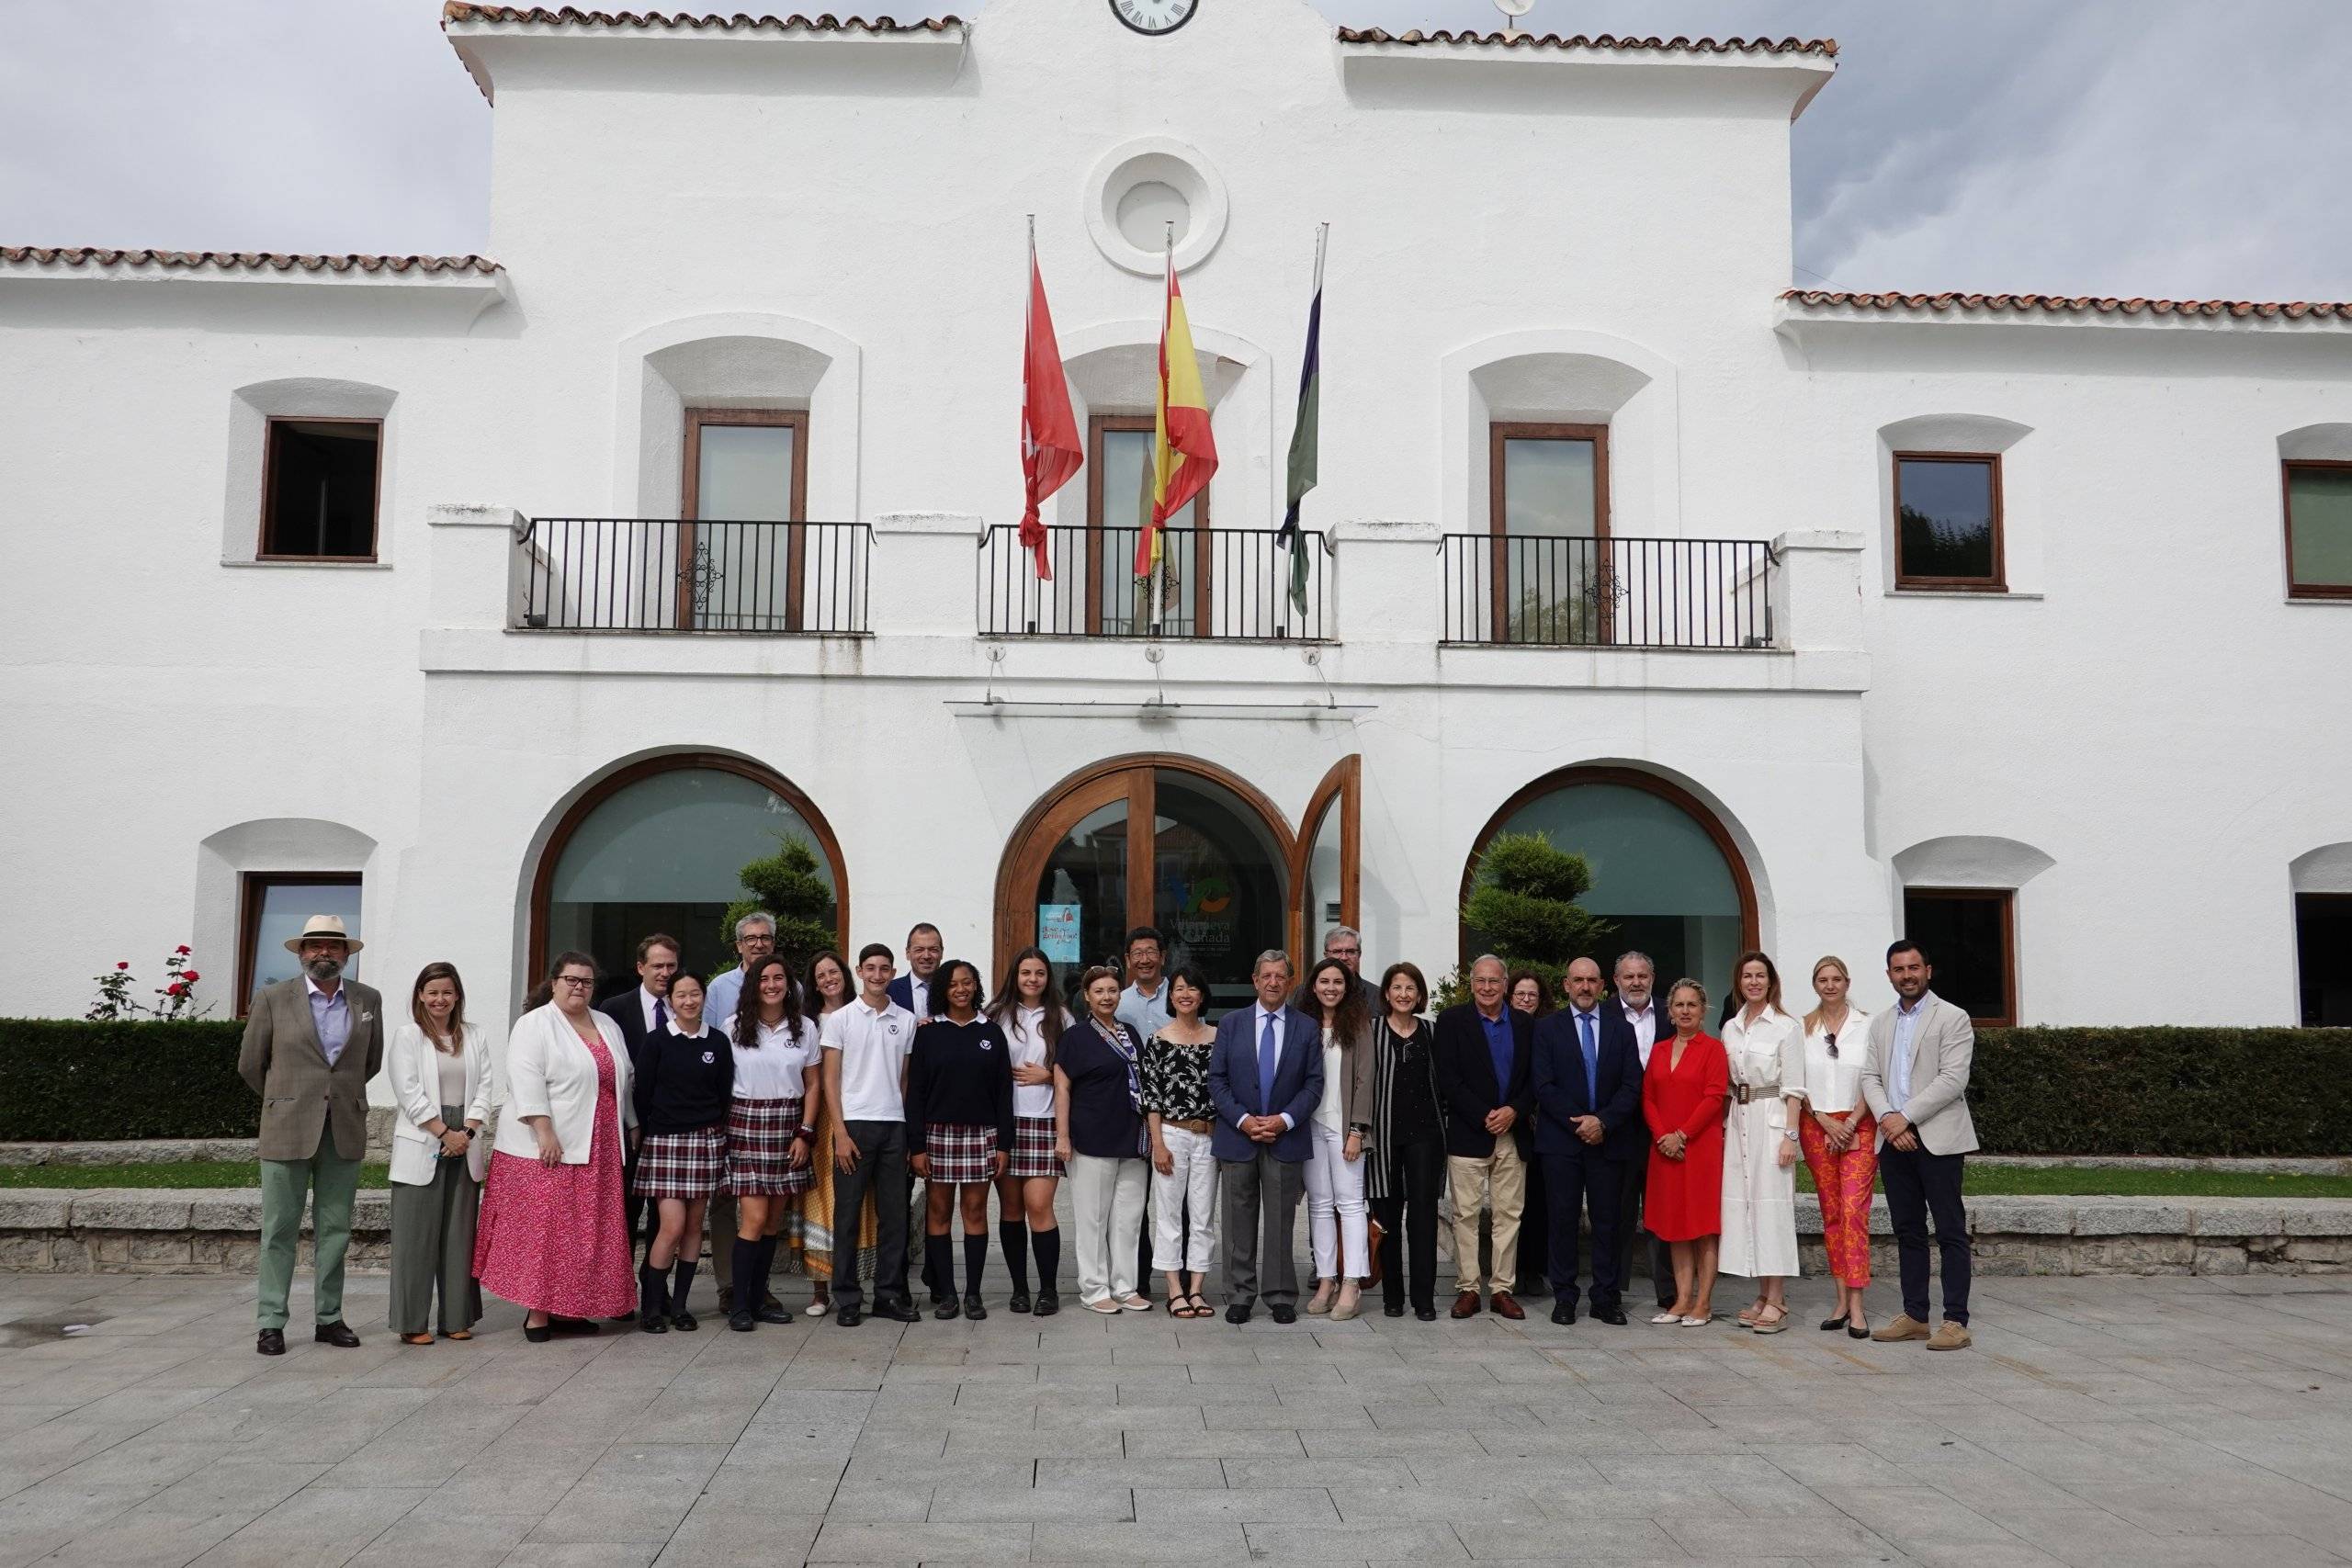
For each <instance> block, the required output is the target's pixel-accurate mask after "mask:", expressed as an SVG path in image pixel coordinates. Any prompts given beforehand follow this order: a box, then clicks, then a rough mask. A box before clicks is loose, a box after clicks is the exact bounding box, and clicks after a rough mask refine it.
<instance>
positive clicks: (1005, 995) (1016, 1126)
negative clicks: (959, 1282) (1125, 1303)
mask: <svg viewBox="0 0 2352 1568" xmlns="http://www.w3.org/2000/svg"><path fill="white" fill-rule="evenodd" d="M988 1015H989V1018H990V1019H991V1020H993V1021H995V1023H996V1026H997V1029H998V1030H999V1032H1001V1033H1002V1034H1003V1036H1004V1039H1005V1043H1006V1044H1007V1045H1008V1046H1009V1047H1010V1051H1011V1055H1012V1125H1013V1132H1012V1159H1011V1160H1010V1161H1008V1162H1007V1163H1006V1166H1005V1171H1004V1174H1003V1175H1002V1176H1001V1177H999V1178H997V1184H996V1206H997V1227H996V1234H997V1242H998V1245H999V1247H1001V1249H1002V1250H1003V1253H1004V1266H1005V1268H1006V1269H1008V1270H1009V1271H1010V1272H1011V1273H1012V1300H1011V1301H1009V1302H1007V1303H1005V1305H1007V1306H1008V1307H1010V1308H1012V1310H1013V1311H1014V1312H1027V1311H1029V1310H1030V1298H1029V1254H1030V1252H1031V1250H1032V1249H1033V1248H1034V1249H1035V1252H1036V1254H1037V1297H1036V1311H1037V1315H1038V1316H1040V1317H1046V1316H1050V1315H1051V1314H1054V1313H1056V1312H1057V1311H1059V1310H1060V1308H1061V1297H1060V1295H1059V1294H1058V1293H1057V1292H1056V1291H1055V1288H1054V1281H1055V1280H1056V1278H1057V1276H1058V1275H1059V1273H1060V1271H1061V1266H1062V1233H1061V1231H1060V1230H1059V1229H1058V1228H1057V1226H1058V1224H1059V1222H1058V1221H1057V1220H1056V1219H1055V1217H1054V1191H1055V1190H1056V1189H1057V1187H1059V1186H1060V1185H1061V1175H1062V1164H1061V1161H1060V1160H1058V1159H1057V1158H1055V1157H1054V1048H1055V1045H1056V1044H1057V1043H1058V1042H1059V1041H1060V1039H1061V1035H1062V1031H1063V1030H1065V1029H1067V1028H1069V1025H1070V1021H1071V1020H1070V1016H1069V1011H1068V1010H1066V1009H1064V1008H1063V1006H1062V998H1061V993H1060V992H1059V991H1058V990H1057V989H1056V988H1055V986H1054V966H1053V964H1051V963H1050V962H1049V961H1048V960H1047V959H1046V953H1045V950H1044V949H1043V948H1037V947H1024V948H1023V949H1022V950H1021V951H1020V952H1019V953H1014V954H1013V955H1012V970H1011V972H1010V973H1009V974H1008V975H1007V976H1006V978H1005V983H1004V984H1003V985H1002V986H1001V987H998V988H997V996H996V1000H995V1001H993V1002H991V1003H989V1010H988Z"/></svg>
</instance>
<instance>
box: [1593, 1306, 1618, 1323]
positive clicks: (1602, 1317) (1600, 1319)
mask: <svg viewBox="0 0 2352 1568" xmlns="http://www.w3.org/2000/svg"><path fill="white" fill-rule="evenodd" d="M1592 1320H1593V1321H1594V1322H1595V1323H1606V1324H1611V1325H1615V1326H1616V1327H1619V1328H1623V1327H1624V1326H1625V1309H1624V1308H1623V1307H1595V1308H1594V1309H1593V1313H1592Z"/></svg>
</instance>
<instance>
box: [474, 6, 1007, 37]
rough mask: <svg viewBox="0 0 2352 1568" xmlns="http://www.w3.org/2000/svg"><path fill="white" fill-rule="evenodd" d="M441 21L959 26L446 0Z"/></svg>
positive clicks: (721, 27) (898, 29) (878, 28)
mask: <svg viewBox="0 0 2352 1568" xmlns="http://www.w3.org/2000/svg"><path fill="white" fill-rule="evenodd" d="M441 20H442V23H443V25H445V26H446V25H447V24H448V23H450V22H487V23H490V24H492V25H493V26H498V27H546V28H639V29H643V28H662V29H664V30H671V29H675V28H688V29H691V30H695V31H700V30H702V29H704V28H715V29H717V30H718V31H719V32H735V31H738V30H741V31H744V32H756V31H759V30H761V29H763V28H764V29H773V30H780V31H787V32H788V31H790V30H792V29H794V28H806V29H807V30H808V31H809V32H817V33H877V34H878V33H944V32H946V31H947V30H949V29H950V28H960V27H962V26H963V25H964V23H963V19H962V18H961V17H938V18H936V19H922V18H918V19H917V20H914V21H911V22H901V21H899V20H897V19H896V18H894V17H835V16H831V15H826V16H817V17H806V16H797V15H796V16H783V17H777V16H753V15H751V14H750V13H748V12H743V11H737V12H735V13H733V14H732V15H728V16H721V15H719V14H718V13H716V12H705V13H695V12H688V11H583V10H582V9H581V8H580V7H578V6H478V5H474V4H472V3H471V0H448V3H447V5H445V6H442V7H441Z"/></svg>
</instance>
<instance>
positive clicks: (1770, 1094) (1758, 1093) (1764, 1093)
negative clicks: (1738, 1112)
mask: <svg viewBox="0 0 2352 1568" xmlns="http://www.w3.org/2000/svg"><path fill="white" fill-rule="evenodd" d="M1731 1097H1732V1099H1733V1100H1734V1101H1736V1103H1738V1104H1741V1105H1746V1104H1747V1102H1748V1101H1750V1100H1778V1099H1779V1098H1780V1097H1781V1086H1780V1085H1779V1084H1776V1083H1759V1084H1744V1083H1736V1084H1734V1085H1732V1086H1731Z"/></svg>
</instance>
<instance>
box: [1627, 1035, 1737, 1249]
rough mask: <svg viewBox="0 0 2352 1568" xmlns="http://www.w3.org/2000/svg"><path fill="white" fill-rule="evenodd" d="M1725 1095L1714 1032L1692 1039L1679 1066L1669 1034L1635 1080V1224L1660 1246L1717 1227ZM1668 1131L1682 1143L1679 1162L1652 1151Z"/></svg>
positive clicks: (1725, 1065) (1724, 1071)
mask: <svg viewBox="0 0 2352 1568" xmlns="http://www.w3.org/2000/svg"><path fill="white" fill-rule="evenodd" d="M1730 1092H1731V1061H1730V1058H1728V1057H1727V1056H1725V1055H1724V1043H1723V1042H1722V1041H1720V1040H1717V1039H1715V1038H1714V1037H1713V1035H1708V1034H1700V1035H1696V1036H1693V1037H1692V1039H1691V1043H1689V1044H1687V1045H1685V1046H1684V1047H1683V1048H1682V1065H1681V1066H1679V1067H1678V1066H1674V1037H1673V1036H1672V1035H1668V1036H1667V1037H1666V1038H1664V1039H1662V1040H1660V1041H1659V1042H1658V1043H1657V1045H1655V1046H1654V1047H1652V1048H1651V1051H1650V1065H1649V1070H1648V1071H1646V1072H1645V1073H1644V1074H1643V1075H1642V1120H1643V1121H1645V1122H1648V1123H1649V1129H1650V1174H1649V1186H1648V1188H1647V1190H1645V1193H1644V1194H1643V1197H1642V1223H1643V1224H1645V1225H1647V1226H1648V1227H1649V1229H1650V1234H1652V1235H1655V1236H1657V1238H1658V1239H1659V1240H1660V1241H1696V1240H1698V1239H1699V1238H1700V1237H1701V1236H1709V1235H1718V1234H1720V1233H1721V1232H1722V1230H1723V1228H1724V1224H1723V1202H1724V1099H1725V1098H1726V1097H1727V1096H1728V1095H1729V1094H1730ZM1673 1132H1680V1133H1682V1134H1684V1135H1685V1136H1686V1137H1687V1138H1688V1139H1689V1142H1688V1143H1686V1144H1685V1145H1683V1150H1682V1157H1681V1158H1680V1159H1668V1158H1667V1157H1666V1156H1664V1155H1662V1154H1660V1153H1658V1152H1657V1140H1658V1139H1660V1138H1662V1137H1664V1136H1666V1134H1668V1133H1673Z"/></svg>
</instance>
